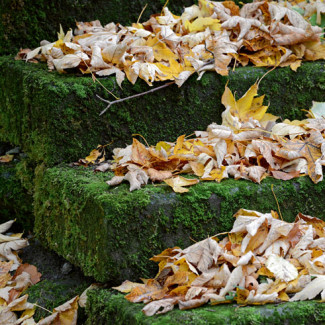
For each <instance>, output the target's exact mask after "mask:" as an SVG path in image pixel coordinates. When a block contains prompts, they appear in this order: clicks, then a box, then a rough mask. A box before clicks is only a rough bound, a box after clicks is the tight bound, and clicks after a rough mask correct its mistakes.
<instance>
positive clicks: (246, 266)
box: [114, 209, 325, 316]
mask: <svg viewBox="0 0 325 325" xmlns="http://www.w3.org/2000/svg"><path fill="white" fill-rule="evenodd" d="M234 217H235V221H234V224H233V228H232V229H231V230H230V232H229V233H228V235H227V236H226V237H224V238H223V239H219V238H218V235H215V236H212V237H208V238H206V239H204V240H202V241H200V242H197V243H195V244H194V245H191V246H189V247H187V248H186V249H181V248H179V247H173V248H168V249H166V250H164V251H163V252H161V253H160V254H159V255H156V256H154V257H152V258H151V260H152V261H154V262H157V263H159V264H158V266H159V272H158V274H157V275H156V276H155V278H153V279H144V280H143V282H144V283H134V282H130V281H125V282H123V283H122V284H121V285H120V286H118V287H114V289H116V290H118V291H120V292H123V293H128V294H127V295H126V296H125V298H126V299H127V300H128V301H130V302H133V303H138V302H143V303H145V306H144V308H143V309H142V311H143V313H144V314H145V315H147V316H152V315H155V314H162V313H166V312H168V311H170V310H172V309H173V308H174V306H176V305H178V307H179V309H181V310H183V309H192V308H196V307H199V306H202V305H204V304H206V303H210V304H211V305H218V304H225V303H237V304H238V305H241V306H246V305H263V304H266V303H279V302H287V301H303V300H308V299H314V298H315V297H317V296H320V298H321V300H320V301H321V302H323V301H325V255H324V250H325V237H324V227H325V222H324V221H323V220H320V219H318V218H313V217H310V216H307V215H303V214H301V213H300V214H299V215H298V216H297V218H296V220H295V221H294V222H292V223H289V222H285V221H282V220H279V217H278V214H277V213H276V212H274V211H272V212H271V213H260V212H257V211H252V210H246V209H240V210H239V211H238V212H237V213H236V214H235V215H234Z"/></svg>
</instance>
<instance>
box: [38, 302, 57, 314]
mask: <svg viewBox="0 0 325 325" xmlns="http://www.w3.org/2000/svg"><path fill="white" fill-rule="evenodd" d="M34 306H35V307H38V308H41V309H44V310H45V311H47V312H49V313H50V314H53V311H50V310H48V309H46V308H44V307H42V306H40V305H38V304H34Z"/></svg>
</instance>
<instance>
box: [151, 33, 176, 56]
mask: <svg viewBox="0 0 325 325" xmlns="http://www.w3.org/2000/svg"><path fill="white" fill-rule="evenodd" d="M146 46H150V47H152V49H153V54H154V57H155V59H156V60H157V61H159V62H160V61H162V60H165V61H170V60H172V59H174V60H175V59H177V58H178V55H176V54H175V53H174V52H173V51H172V50H171V49H170V48H169V47H168V46H167V45H166V43H164V42H163V41H161V40H160V39H159V38H158V37H157V36H155V37H150V38H149V39H148V40H147V42H146Z"/></svg>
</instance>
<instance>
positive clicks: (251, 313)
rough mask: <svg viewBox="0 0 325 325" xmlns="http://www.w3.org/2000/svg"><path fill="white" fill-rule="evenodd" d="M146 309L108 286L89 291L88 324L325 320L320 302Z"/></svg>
mask: <svg viewBox="0 0 325 325" xmlns="http://www.w3.org/2000/svg"><path fill="white" fill-rule="evenodd" d="M142 308H143V304H132V303H130V302H128V301H127V300H126V299H125V298H124V296H123V295H122V294H119V293H116V292H113V291H110V290H104V289H101V290H92V291H89V292H88V301H87V307H86V313H87V317H88V318H87V323H86V324H89V325H91V324H97V325H101V324H103V325H104V324H105V325H107V324H137V325H140V324H141V325H147V324H148V325H149V324H150V325H162V324H166V325H167V324H168V325H177V324H195V325H201V324H202V325H203V324H204V325H206V324H218V325H219V324H220V325H223V324H225V325H226V324H231V325H260V324H268V325H282V324H288V325H290V324H298V323H299V324H301V325H304V324H308V325H312V324H315V325H316V324H322V323H324V322H325V306H324V304H321V303H318V302H316V301H301V302H300V301H299V302H289V303H282V304H278V305H265V306H248V307H241V308H238V305H217V306H211V305H206V306H204V307H200V308H197V309H192V310H183V311H182V310H179V309H175V310H173V311H171V312H169V313H167V314H165V315H158V316H152V317H147V316H145V315H143V313H142V312H141V309H142Z"/></svg>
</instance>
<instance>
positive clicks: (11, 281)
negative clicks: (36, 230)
mask: <svg viewBox="0 0 325 325" xmlns="http://www.w3.org/2000/svg"><path fill="white" fill-rule="evenodd" d="M13 223H14V220H11V221H8V222H6V223H3V224H1V225H0V324H6V325H19V324H21V325H51V324H62V325H73V324H77V309H78V305H77V303H78V298H79V297H78V296H77V297H75V298H73V299H71V300H70V301H68V302H66V303H64V304H63V305H61V306H59V307H57V308H55V309H54V311H53V313H52V315H50V316H49V317H46V318H44V319H42V320H40V321H39V322H38V323H36V322H35V320H34V318H33V315H34V312H35V308H36V307H37V305H36V304H33V303H30V302H28V301H27V300H28V295H27V294H25V295H22V294H23V293H24V292H25V291H26V290H27V289H28V288H29V287H30V286H31V285H34V284H36V283H38V282H39V281H40V279H41V276H42V275H41V273H39V272H38V271H37V268H36V267H35V266H33V265H30V264H21V260H20V259H19V258H18V255H17V251H18V250H20V249H22V248H24V247H26V246H28V241H27V240H26V239H22V238H21V237H22V234H21V233H20V234H13V235H10V236H9V235H4V234H3V233H4V232H6V231H7V230H8V229H9V228H10V227H11V225H12V224H13ZM13 271H14V272H13ZM13 273H14V274H13ZM12 274H13V275H12Z"/></svg>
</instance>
